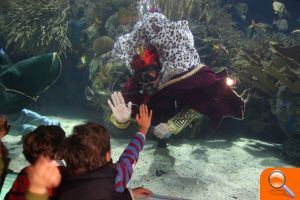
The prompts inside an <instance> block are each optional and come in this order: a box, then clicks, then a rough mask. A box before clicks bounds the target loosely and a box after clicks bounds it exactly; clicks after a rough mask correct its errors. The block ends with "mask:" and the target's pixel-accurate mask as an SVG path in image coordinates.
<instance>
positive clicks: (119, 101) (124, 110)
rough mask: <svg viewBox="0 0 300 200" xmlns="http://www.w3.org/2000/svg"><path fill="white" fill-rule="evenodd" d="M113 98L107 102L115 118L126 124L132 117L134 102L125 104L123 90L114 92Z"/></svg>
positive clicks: (118, 121)
mask: <svg viewBox="0 0 300 200" xmlns="http://www.w3.org/2000/svg"><path fill="white" fill-rule="evenodd" d="M111 99H112V102H111V100H110V99H109V100H107V103H108V105H109V107H110V108H111V110H112V113H113V118H114V119H115V120H116V122H117V123H119V124H126V123H128V122H129V120H130V118H131V112H132V109H131V106H132V103H131V102H129V103H128V104H127V105H126V104H125V101H124V98H123V96H122V94H121V92H114V93H113V94H112V95H111Z"/></svg>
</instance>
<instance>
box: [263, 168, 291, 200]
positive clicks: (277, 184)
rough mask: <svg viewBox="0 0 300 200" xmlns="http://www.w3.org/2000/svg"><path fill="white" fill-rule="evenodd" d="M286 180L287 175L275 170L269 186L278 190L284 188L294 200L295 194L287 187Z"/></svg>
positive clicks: (271, 175) (270, 177)
mask: <svg viewBox="0 0 300 200" xmlns="http://www.w3.org/2000/svg"><path fill="white" fill-rule="evenodd" d="M285 183H286V178H285V175H284V174H283V173H282V172H281V171H279V170H274V171H273V172H272V173H271V174H270V176H269V184H270V185H271V186H272V187H273V188H276V189H279V188H283V189H284V190H285V191H286V192H287V193H288V194H289V195H290V197H292V198H294V197H295V193H294V192H293V191H292V190H291V189H290V188H288V187H287V186H286V185H285Z"/></svg>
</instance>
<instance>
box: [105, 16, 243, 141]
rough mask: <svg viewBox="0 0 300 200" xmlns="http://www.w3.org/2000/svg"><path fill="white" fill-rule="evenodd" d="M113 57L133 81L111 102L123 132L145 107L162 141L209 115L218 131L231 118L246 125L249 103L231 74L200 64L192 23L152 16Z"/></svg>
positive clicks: (122, 39)
mask: <svg viewBox="0 0 300 200" xmlns="http://www.w3.org/2000/svg"><path fill="white" fill-rule="evenodd" d="M112 55H113V56H115V57H117V58H119V59H120V60H121V61H124V62H126V64H127V67H128V68H129V71H130V72H131V74H132V75H133V76H132V78H130V79H129V80H128V81H127V83H126V84H125V86H124V87H123V90H122V93H121V92H115V93H113V94H112V95H111V100H108V104H109V106H110V108H111V110H112V115H111V121H112V123H113V124H114V125H115V126H117V127H118V128H123V129H124V128H127V127H128V126H129V125H130V123H131V120H130V118H131V116H132V117H134V116H135V114H136V112H137V106H138V105H141V104H147V106H148V107H149V108H150V109H151V110H153V120H152V125H154V126H155V128H154V134H155V135H156V136H157V137H158V138H160V139H166V138H169V137H170V136H171V135H176V134H178V133H179V132H181V130H182V129H183V128H185V127H186V126H187V125H188V124H190V123H191V122H192V121H194V120H195V119H197V118H199V117H202V116H203V115H204V116H207V117H208V118H209V119H210V126H211V128H212V129H216V128H217V127H218V126H219V124H220V122H221V121H222V119H223V117H225V116H230V117H234V118H237V119H243V115H244V101H243V100H242V98H241V97H239V96H238V95H237V93H236V92H234V91H233V90H232V88H231V87H230V83H229V82H230V79H228V74H227V70H226V69H224V70H222V71H220V72H217V73H215V72H214V71H212V70H211V69H210V68H209V67H207V66H206V65H204V64H202V63H201V62H200V58H199V55H198V53H197V51H196V49H195V48H194V40H193V35H192V33H191V32H190V30H189V27H188V22H187V21H178V22H173V21H170V20H168V19H167V18H166V17H165V16H164V15H162V14H160V13H148V14H146V15H144V16H143V18H142V19H141V21H139V22H138V23H137V24H136V25H135V27H134V30H133V32H132V33H130V34H127V35H124V36H121V37H120V38H118V40H117V42H116V43H115V45H114V49H113V51H112ZM125 102H127V103H125ZM133 105H137V106H133ZM159 145H160V144H159ZM162 146H165V145H164V144H163V143H162Z"/></svg>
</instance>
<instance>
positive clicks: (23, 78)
mask: <svg viewBox="0 0 300 200" xmlns="http://www.w3.org/2000/svg"><path fill="white" fill-rule="evenodd" d="M60 73H61V61H60V59H59V57H58V55H57V54H56V53H48V54H45V55H41V56H35V57H32V58H28V59H25V60H22V61H20V62H18V63H16V64H13V62H12V61H11V60H10V58H9V56H8V55H7V53H6V51H5V49H4V47H3V46H2V45H1V44H0V98H1V100H0V114H1V115H5V116H7V118H8V121H9V123H10V125H11V130H12V131H11V132H16V133H18V134H22V135H23V134H26V133H28V132H30V131H32V130H33V129H35V128H36V126H39V125H60V123H59V122H58V121H55V120H51V119H49V118H47V117H45V116H41V115H39V114H38V113H36V112H33V111H31V110H29V109H25V108H26V107H27V106H28V105H30V104H31V103H32V102H35V101H36V100H37V99H38V97H39V95H40V94H41V93H43V92H44V91H46V90H47V89H48V88H49V87H50V86H51V85H53V84H54V83H55V82H56V80H57V79H58V77H59V75H60Z"/></svg>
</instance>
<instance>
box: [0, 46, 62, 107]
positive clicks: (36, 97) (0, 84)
mask: <svg viewBox="0 0 300 200" xmlns="http://www.w3.org/2000/svg"><path fill="white" fill-rule="evenodd" d="M55 57H57V59H58V61H59V65H60V70H59V74H58V76H57V78H56V79H55V80H54V81H53V82H52V83H50V84H49V85H48V86H47V87H46V88H45V89H44V90H42V91H41V92H40V93H38V95H37V96H35V97H32V96H30V95H27V94H25V93H24V92H21V91H19V90H14V89H9V88H7V87H6V86H5V85H3V84H2V83H0V86H1V87H2V88H3V89H4V90H5V91H8V92H14V93H17V94H21V95H23V96H25V97H27V98H29V99H31V100H33V101H36V100H37V99H38V98H39V97H40V96H39V95H40V94H42V93H43V92H45V91H46V90H48V89H49V88H50V87H51V86H52V85H54V83H55V82H56V81H57V80H58V78H59V77H60V75H61V71H62V62H61V59H60V57H59V56H58V55H57V53H56V52H54V53H53V58H52V63H51V65H52V64H53V62H54V61H55Z"/></svg>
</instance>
